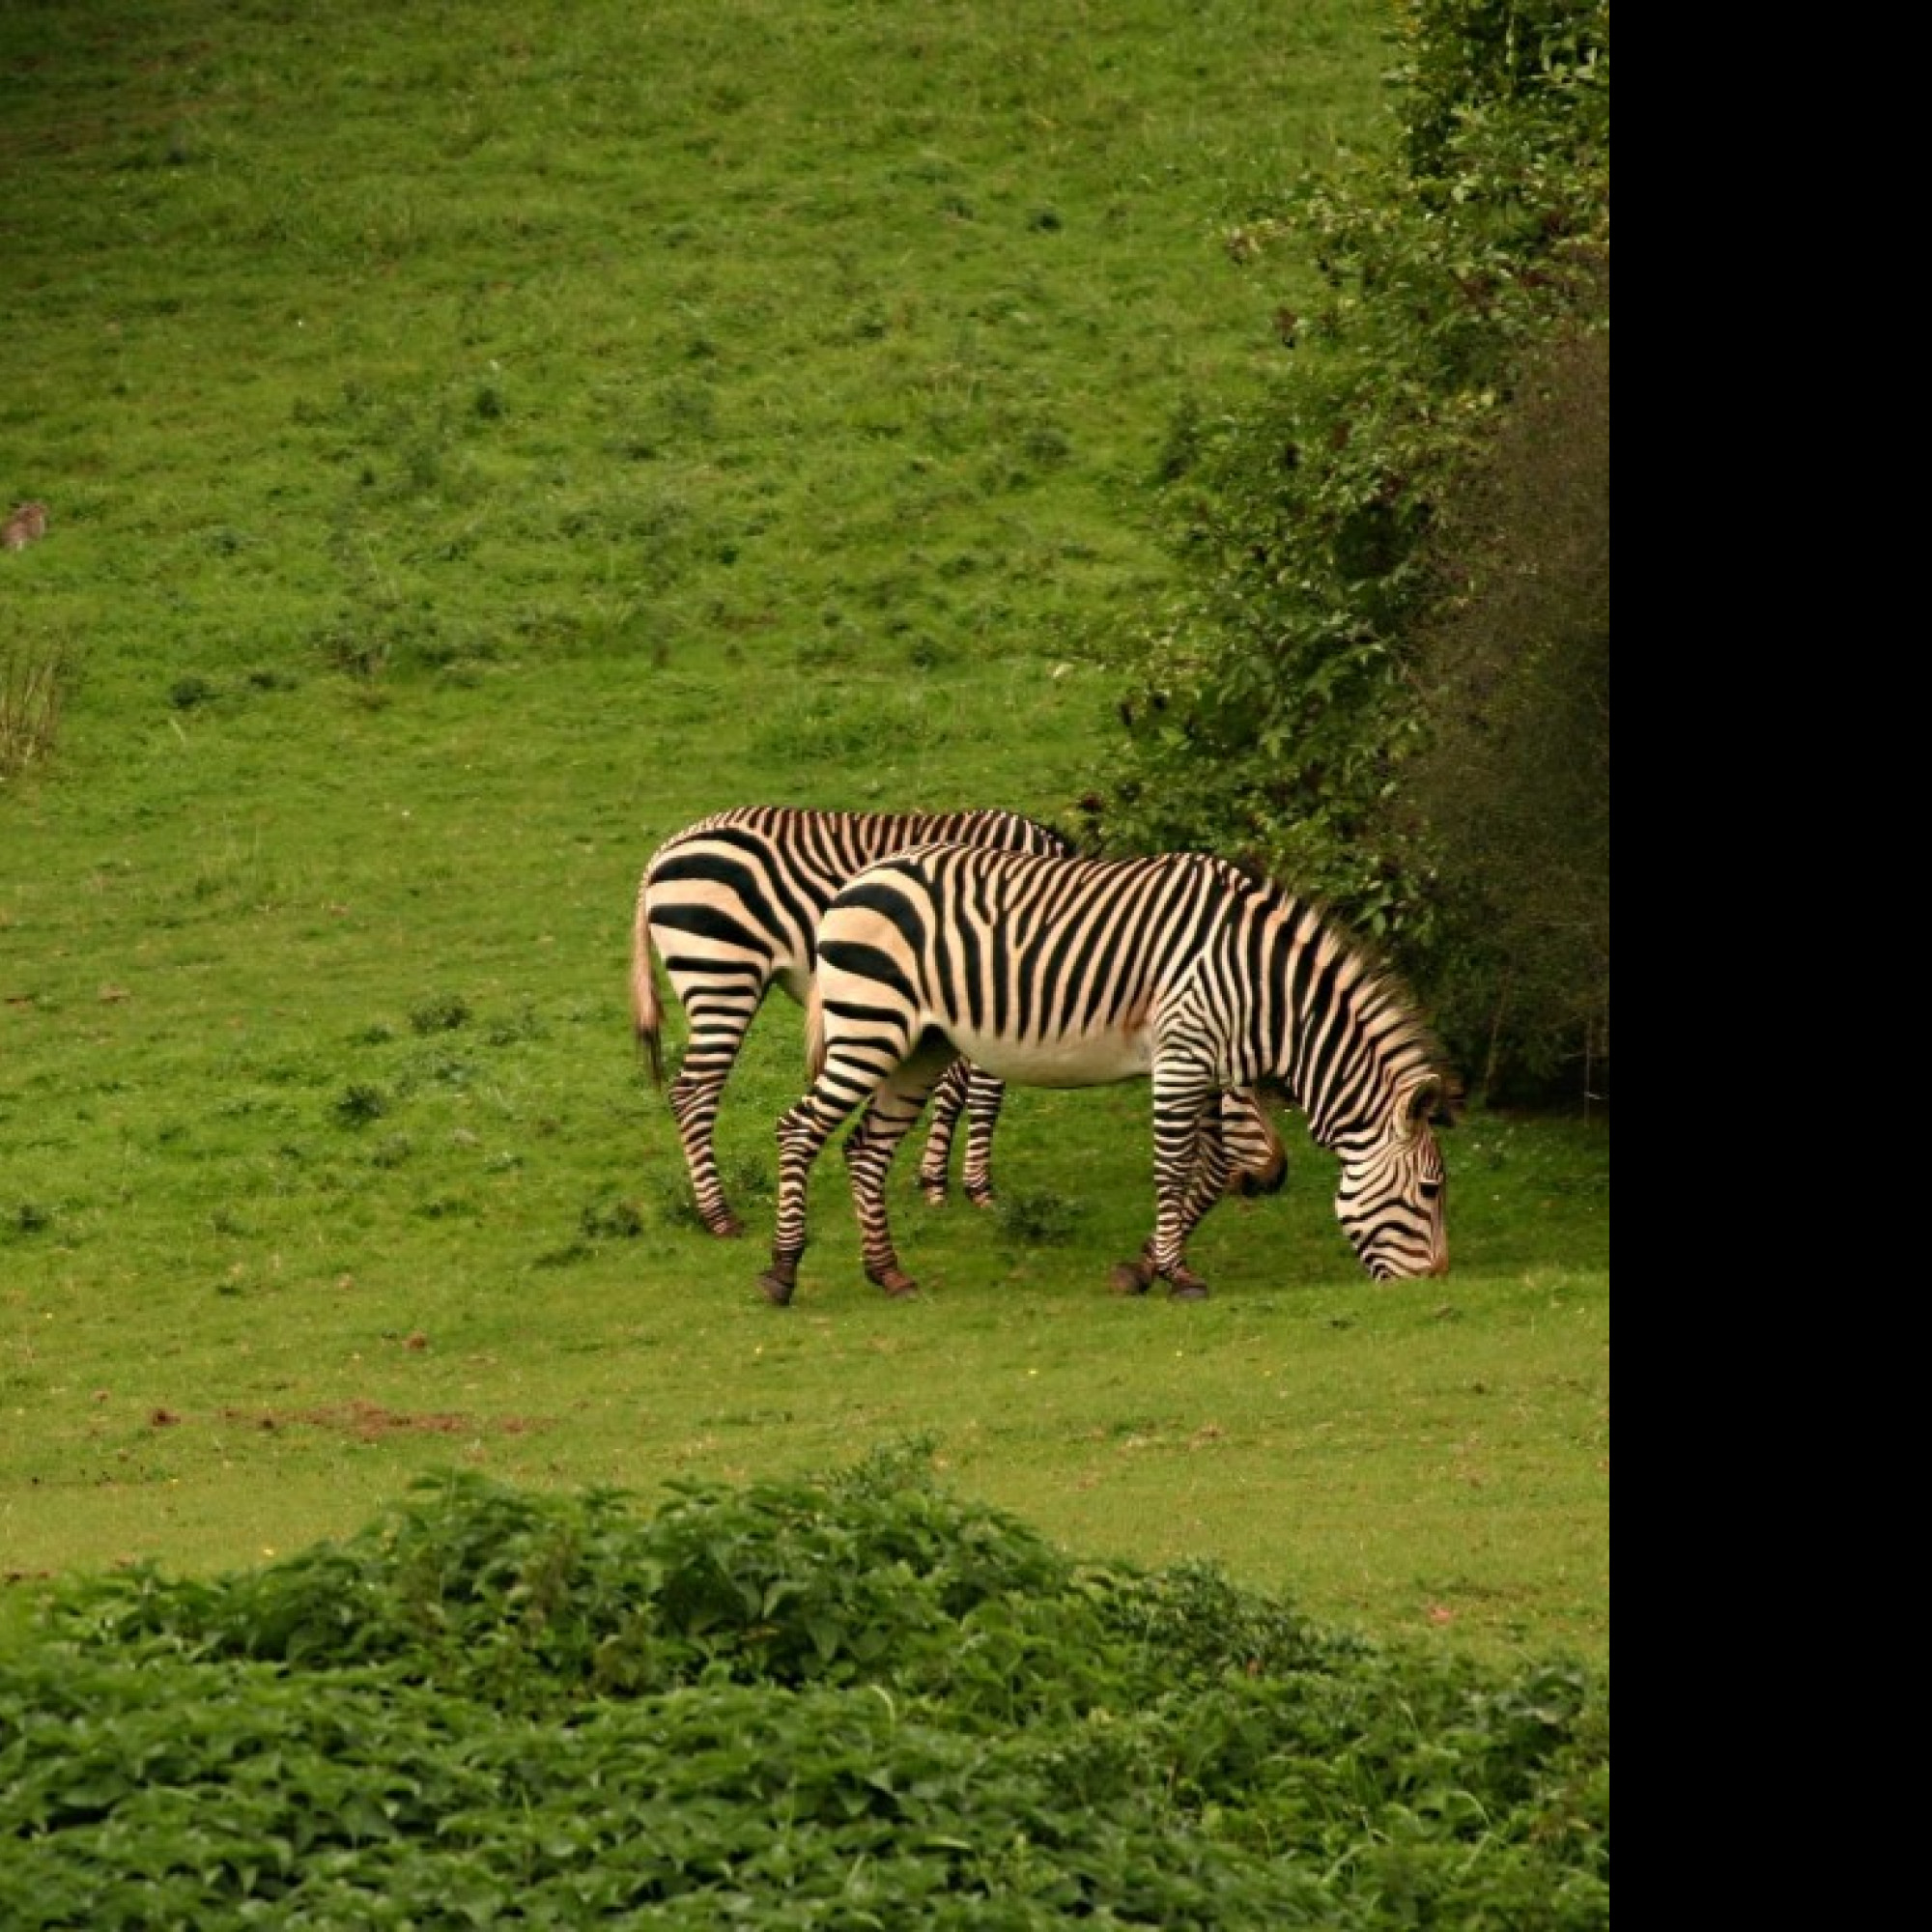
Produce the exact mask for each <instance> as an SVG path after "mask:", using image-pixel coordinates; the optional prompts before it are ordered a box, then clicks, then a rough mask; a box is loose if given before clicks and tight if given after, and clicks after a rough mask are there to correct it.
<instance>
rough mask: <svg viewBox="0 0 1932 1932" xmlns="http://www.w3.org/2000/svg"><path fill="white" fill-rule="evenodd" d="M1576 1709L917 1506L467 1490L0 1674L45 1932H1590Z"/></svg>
mask: <svg viewBox="0 0 1932 1932" xmlns="http://www.w3.org/2000/svg"><path fill="white" fill-rule="evenodd" d="M1607 1709H1608V1695H1607V1684H1606V1683H1605V1682H1604V1681H1602V1680H1601V1679H1600V1678H1598V1677H1595V1676H1593V1675H1591V1674H1590V1673H1586V1672H1585V1671H1583V1670H1582V1669H1581V1668H1580V1667H1578V1666H1576V1665H1574V1664H1571V1663H1568V1662H1564V1661H1561V1660H1550V1661H1546V1662H1538V1663H1534V1664H1531V1665H1527V1666H1524V1667H1523V1668H1521V1669H1520V1670H1513V1671H1510V1672H1504V1673H1496V1672H1485V1671H1481V1670H1478V1669H1476V1668H1475V1667H1473V1666H1471V1665H1467V1664H1444V1663H1441V1662H1435V1661H1432V1660H1427V1659H1422V1658H1417V1657H1410V1656H1406V1655H1402V1654H1398V1653H1392V1652H1384V1651H1381V1650H1378V1649H1377V1648H1376V1647H1375V1646H1373V1645H1371V1644H1369V1643H1367V1642H1365V1641H1363V1640H1361V1639H1358V1638H1355V1637H1352V1636H1350V1635H1348V1634H1342V1633H1335V1632H1327V1631H1323V1630H1321V1629H1319V1628H1317V1627H1316V1626H1314V1625H1312V1624H1310V1623H1309V1622H1307V1621H1306V1620H1305V1619H1303V1618H1302V1617H1300V1616H1299V1615H1298V1614H1297V1613H1295V1612H1294V1610H1293V1608H1292V1607H1291V1606H1290V1605H1286V1604H1283V1603H1281V1602H1279V1601H1277V1600H1273V1599H1269V1598H1265V1597H1262V1596H1259V1595H1255V1594H1251V1593H1248V1592H1245V1591H1242V1590H1240V1589H1237V1588H1236V1586H1235V1585H1233V1584H1232V1583H1230V1582H1228V1581H1227V1580H1226V1579H1225V1578H1224V1577H1220V1576H1219V1575H1218V1574H1217V1573H1216V1572H1215V1571H1213V1570H1212V1569H1211V1568H1208V1567H1206V1566H1202V1565H1190V1566H1187V1567H1184V1568H1182V1569H1179V1570H1176V1571H1172V1572H1166V1573H1158V1574H1153V1575H1149V1574H1144V1573H1141V1572H1137V1571H1134V1570H1132V1569H1127V1568H1121V1567H1094V1566H1090V1565H1085V1564H1081V1563H1079V1562H1076V1561H1075V1560H1074V1559H1073V1558H1072V1557H1070V1556H1068V1555H1066V1554H1065V1553H1063V1552H1061V1551H1059V1550H1057V1549H1055V1548H1051V1547H1050V1546H1048V1545H1047V1544H1046V1543H1044V1542H1043V1541H1042V1540H1040V1539H1039V1538H1038V1537H1037V1536H1036V1535H1035V1534H1034V1533H1033V1532H1032V1531H1030V1530H1028V1529H1027V1528H1025V1527H1024V1526H1023V1525H1021V1524H1019V1523H1018V1522H1016V1521H1014V1520H1011V1519H1009V1518H1008V1517H1005V1516H1003V1515H1001V1514H1000V1513H998V1512H995V1511H991V1510H987V1509H984V1508H980V1507H977V1506H974V1505H972V1504H969V1503H965V1502H962V1501H960V1500H958V1499H956V1498H954V1497H952V1496H950V1495H948V1494H946V1493H944V1492H941V1491H939V1490H938V1489H937V1488H936V1487H935V1485H934V1483H933V1481H932V1478H931V1475H930V1472H929V1468H928V1466H927V1462H926V1450H925V1445H923V1444H905V1445H899V1446H896V1447H894V1448H890V1449H887V1450H882V1451H879V1452H876V1453H874V1454H873V1455H872V1456H870V1457H868V1458H867V1459H866V1460H865V1461H864V1462H862V1463H858V1464H856V1465H855V1466H853V1467H851V1468H848V1469H846V1470H843V1471H840V1472H838V1473H836V1474H835V1475H833V1476H832V1477H831V1478H830V1479H828V1480H827V1481H825V1482H823V1483H816V1484H814V1483H763V1484H753V1485H751V1486H748V1487H745V1488H742V1489H732V1488H728V1487H725V1486H720V1485H709V1484H704V1485H697V1484H694V1485H687V1486H680V1487H676V1488H674V1489H673V1490H672V1492H671V1494H670V1498H669V1500H668V1502H666V1503H665V1504H664V1505H663V1506H662V1507H661V1508H660V1509H658V1510H657V1511H656V1512H655V1514H652V1515H649V1516H639V1515H638V1514H637V1513H636V1512H635V1511H634V1509H633V1508H632V1507H631V1506H630V1505H629V1504H628V1503H627V1502H626V1501H625V1499H624V1498H622V1497H621V1496H620V1495H618V1494H617V1493H615V1492H586V1493H582V1494H578V1495H574V1496H563V1497H556V1496H545V1497H537V1496H532V1495H526V1494H522V1493H518V1492H514V1491H511V1490H508V1489H505V1488H503V1487H500V1486H497V1485H494V1484H492V1483H490V1482H487V1481H485V1480H483V1479H481V1478H478V1477H476V1476H474V1475H468V1474H450V1475H446V1476H440V1477H438V1478H435V1479H433V1480H431V1481H428V1482H425V1483H424V1484H423V1485H422V1486H420V1488H419V1491H418V1492H417V1496H416V1498H415V1499H414V1500H413V1501H412V1502H410V1503H408V1504H407V1505H405V1506H403V1507H401V1508H399V1509H397V1510H395V1511H393V1512H391V1513H390V1514H389V1515H388V1516H387V1517H386V1518H384V1520H381V1521H379V1522H378V1523H376V1524H373V1525H372V1526H371V1527H370V1528H369V1529H367V1530H365V1531H364V1532H363V1533H362V1534H360V1535H359V1536H357V1537H355V1538H353V1539H351V1540H350V1541H349V1542H347V1543H345V1544H342V1545H339V1546H336V1545H324V1546H321V1547H320V1548H315V1549H312V1550H309V1551H307V1552H305V1553H303V1554H301V1555H298V1556H296V1557H294V1558H291V1559H289V1560H287V1561H284V1562H281V1563H277V1564H275V1565H273V1566H271V1567H270V1568H268V1569H265V1570H261V1571H257V1572H251V1573H245V1574H241V1575H234V1576H229V1577H219V1578H216V1579H214V1580H213V1581H170V1580H167V1579H164V1578H163V1577H160V1576H159V1575H157V1574H156V1573H155V1572H154V1571H153V1570H149V1569H144V1570H138V1571H134V1572H129V1573H125V1574H121V1575H116V1576H113V1577H103V1578H87V1579H82V1580H81V1581H79V1582H71V1583H68V1584H66V1585H63V1586H61V1587H60V1589H59V1590H58V1591H57V1593H56V1594H55V1595H54V1597H53V1598H52V1599H51V1600H50V1601H49V1603H48V1605H47V1606H46V1610H45V1614H44V1622H43V1629H42V1630H41V1632H40V1633H39V1634H38V1638H37V1640H36V1641H33V1642H30V1643H26V1644H21V1645H15V1646H14V1649H13V1650H12V1651H11V1652H10V1653H9V1654H8V1655H7V1657H6V1658H5V1659H4V1660H0V1842H5V1843H7V1844H8V1845H9V1846H10V1847H11V1851H10V1860H11V1862H12V1866H13V1896H14V1899H15V1900H22V1901H29V1900H30V1901H32V1907H31V1911H30V1913H29V1916H28V1917H26V1918H21V1919H20V1920H19V1921H18V1922H20V1923H21V1924H22V1925H31V1926H54V1925H68V1924H78V1923H85V1924H88V1925H89V1926H90V1927H98V1928H114V1927H120V1926H134V1925H150V1924H153V1923H156V1922H158V1921H162V1920H165V1921H167V1922H175V1923H190V1922H191V1923H194V1924H197V1925H202V1926H211V1927H212V1926H228V1925H240V1924H244V1923H249V1922H258V1921H259V1920H260V1919H261V1918H263V1917H264V1916H267V1915H273V1916H276V1917H279V1918H284V1919H299V1921H300V1922H302V1923H304V1924H309V1925H321V1926H345V1927H346V1926H350V1925H363V1924H379V1923H393V1924H403V1923H421V1924H446V1923H457V1922H466V1923H476V1924H484V1923H501V1922H516V1923H526V1924H583V1923H590V1922H603V1921H604V1920H606V1919H608V1918H611V1917H613V1916H616V1915H625V1914H628V1915H632V1916H633V1918H635V1919H636V1921H637V1922H648V1923H651V1924H654V1925H658V1924H662V1925H673V1926H692V1927H696V1926H700V1925H702V1926H710V1925H721V1924H739V1923H744V1924H750V1923H756V1924H758V1925H760V1926H764V1925H775V1926H834V1925H837V1926H841V1927H845V1926H863V1925H879V1926H885V1925H902V1924H907V1923H922V1924H930V1925H939V1926H962V1927H963V1926H991V1925H998V1926H1001V1927H1034V1926H1039V1927H1042V1928H1043V1927H1046V1926H1049V1925H1054V1924H1058V1923H1060V1922H1061V1921H1062V1920H1063V1919H1065V1918H1091V1919H1093V1920H1094V1922H1096V1923H1101V1924H1111V1925H1141V1926H1150V1927H1153V1926H1159V1927H1200V1928H1203V1932H1206V1928H1209V1927H1213V1928H1234V1932H1242V1928H1249V1927H1253V1928H1262V1927H1270V1928H1271V1927H1278V1926H1295V1925H1309V1926H1314V1925H1320V1926H1323V1927H1328V1928H1334V1932H1357V1928H1359V1932H1371V1929H1372V1928H1373V1929H1374V1932H1380V1928H1383V1927H1389V1928H1393V1927H1397V1926H1411V1925H1438V1926H1450V1925H1453V1926H1457V1927H1459V1928H1461V1927H1468V1928H1474V1927H1481V1926H1497V1927H1501V1926H1509V1927H1512V1928H1520V1932H1539V1928H1550V1932H1558V1928H1561V1929H1562V1932H1571V1928H1575V1932H1584V1928H1592V1932H1594V1928H1598V1927H1604V1926H1606V1925H1607V1923H1608V1755H1609V1745H1608V1718H1607Z"/></svg>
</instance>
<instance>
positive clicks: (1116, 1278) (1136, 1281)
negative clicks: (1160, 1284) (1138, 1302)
mask: <svg viewBox="0 0 1932 1932" xmlns="http://www.w3.org/2000/svg"><path fill="white" fill-rule="evenodd" d="M1152 1280H1153V1274H1152V1271H1151V1269H1149V1268H1146V1267H1144V1266H1142V1264H1140V1263H1139V1262H1116V1263H1115V1264H1114V1266H1113V1270H1112V1272H1111V1273H1110V1274H1109V1276H1108V1281H1109V1282H1110V1283H1111V1285H1112V1287H1113V1290H1114V1293H1116V1294H1145V1293H1147V1292H1148V1284H1149V1283H1150V1282H1151V1281H1152Z"/></svg>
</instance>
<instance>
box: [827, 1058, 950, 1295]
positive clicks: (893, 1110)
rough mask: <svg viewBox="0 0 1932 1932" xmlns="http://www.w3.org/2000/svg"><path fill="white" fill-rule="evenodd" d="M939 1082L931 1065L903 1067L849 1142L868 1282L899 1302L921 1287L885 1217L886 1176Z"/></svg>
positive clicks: (918, 1063) (881, 1090)
mask: <svg viewBox="0 0 1932 1932" xmlns="http://www.w3.org/2000/svg"><path fill="white" fill-rule="evenodd" d="M958 1064H959V1063H958V1062H956V1061H955V1062H954V1063H953V1065H958ZM938 1077H939V1076H938V1072H937V1070H936V1067H935V1064H934V1063H933V1062H931V1061H930V1060H923V1059H916V1060H914V1061H912V1062H909V1063H908V1064H907V1065H904V1066H901V1067H900V1068H899V1069H898V1071H897V1072H895V1074H893V1075H892V1076H891V1077H890V1078H889V1079H888V1080H886V1082H885V1083H884V1084H883V1085H882V1086H881V1087H880V1088H879V1090H878V1092H877V1093H876V1094H873V1096H872V1100H871V1103H870V1105H868V1106H867V1109H866V1111H865V1113H864V1114H863V1115H861V1116H860V1119H859V1124H858V1125H857V1126H856V1127H854V1128H853V1129H852V1131H851V1132H850V1133H849V1134H848V1135H846V1137H845V1167H846V1171H847V1173H848V1174H849V1175H850V1177H851V1181H852V1208H853V1211H854V1213H855V1214H856V1215H857V1217H858V1221H859V1238H860V1242H861V1244H862V1247H863V1250H864V1254H865V1264H866V1277H867V1280H868V1281H873V1282H876V1283H877V1284H878V1286H879V1287H881V1288H882V1289H884V1290H885V1292H886V1293H888V1294H890V1295H893V1296H895V1297H902V1296H905V1295H909V1294H915V1293H918V1291H919V1284H918V1283H917V1282H916V1281H914V1280H913V1278H912V1277H911V1276H910V1275H909V1274H907V1273H906V1271H905V1270H904V1268H902V1267H901V1266H900V1265H899V1258H898V1254H897V1252H896V1250H895V1248H894V1246H893V1231H892V1226H891V1223H890V1221H889V1220H888V1218H887V1213H886V1174H887V1172H888V1170H889V1169H890V1168H891V1166H892V1164H893V1155H894V1154H895V1153H896V1152H897V1151H898V1147H899V1143H900V1142H901V1141H903V1140H904V1139H905V1137H906V1135H907V1134H908V1133H909V1132H910V1131H911V1129H912V1125H913V1122H915V1121H917V1120H918V1119H919V1116H920V1111H921V1109H922V1108H923V1107H924V1105H925V1099H926V1095H927V1094H929V1093H931V1091H932V1087H933V1082H934V1080H935V1079H936V1078H938Z"/></svg>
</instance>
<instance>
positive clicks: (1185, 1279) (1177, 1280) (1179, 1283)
mask: <svg viewBox="0 0 1932 1932" xmlns="http://www.w3.org/2000/svg"><path fill="white" fill-rule="evenodd" d="M1167 1296H1168V1299H1169V1300H1170V1301H1206V1300H1207V1299H1208V1284H1207V1283H1206V1282H1205V1281H1203V1280H1202V1279H1201V1277H1200V1276H1199V1275H1198V1274H1189V1273H1186V1272H1185V1271H1183V1272H1181V1273H1179V1274H1178V1275H1176V1276H1175V1277H1174V1279H1173V1280H1172V1281H1171V1282H1169V1283H1168V1286H1167Z"/></svg>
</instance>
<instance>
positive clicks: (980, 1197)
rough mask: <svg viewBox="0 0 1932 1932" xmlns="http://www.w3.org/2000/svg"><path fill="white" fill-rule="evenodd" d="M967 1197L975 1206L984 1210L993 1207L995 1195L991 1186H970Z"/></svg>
mask: <svg viewBox="0 0 1932 1932" xmlns="http://www.w3.org/2000/svg"><path fill="white" fill-rule="evenodd" d="M966 1198H967V1200H968V1201H970V1202H971V1203H972V1204H973V1206H974V1207H976V1208H980V1209H982V1210H983V1209H985V1208H990V1207H992V1205H993V1202H994V1199H995V1196H994V1193H993V1190H992V1189H991V1188H990V1187H968V1188H967V1190H966Z"/></svg>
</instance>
